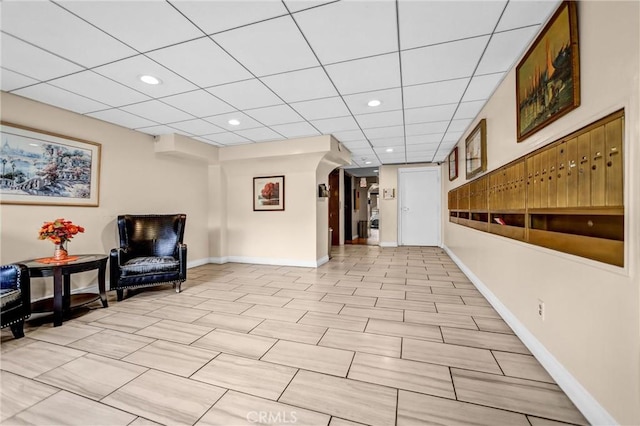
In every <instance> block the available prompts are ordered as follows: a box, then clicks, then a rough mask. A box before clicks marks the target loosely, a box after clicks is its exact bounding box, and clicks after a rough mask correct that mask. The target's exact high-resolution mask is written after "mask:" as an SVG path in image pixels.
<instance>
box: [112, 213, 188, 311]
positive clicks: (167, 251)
mask: <svg viewBox="0 0 640 426" xmlns="http://www.w3.org/2000/svg"><path fill="white" fill-rule="evenodd" d="M186 219H187V216H186V215H184V214H172V215H122V216H118V232H119V234H120V247H119V248H114V249H112V250H111V254H110V259H109V274H110V276H109V282H110V289H111V290H116V291H117V293H118V301H120V300H122V298H123V296H124V290H125V289H132V288H140V287H151V286H156V285H162V284H173V286H174V287H175V289H176V292H177V293H179V292H180V288H181V285H182V283H183V282H184V281H185V280H186V279H187V245H186V244H183V242H182V241H183V238H184V226H185V222H186Z"/></svg>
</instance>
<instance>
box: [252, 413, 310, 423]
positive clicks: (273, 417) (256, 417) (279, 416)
mask: <svg viewBox="0 0 640 426" xmlns="http://www.w3.org/2000/svg"><path fill="white" fill-rule="evenodd" d="M247 421H248V422H249V423H266V424H272V423H276V424H294V423H296V422H297V421H298V417H297V416H296V412H295V411H275V412H274V411H249V412H248V413H247Z"/></svg>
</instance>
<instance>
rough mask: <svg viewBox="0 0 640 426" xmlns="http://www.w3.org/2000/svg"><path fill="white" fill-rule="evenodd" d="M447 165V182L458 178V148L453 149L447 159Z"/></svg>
mask: <svg viewBox="0 0 640 426" xmlns="http://www.w3.org/2000/svg"><path fill="white" fill-rule="evenodd" d="M447 162H448V163H449V180H455V179H456V178H457V177H458V147H457V146H456V147H455V148H453V151H451V153H450V154H449V158H448V159H447Z"/></svg>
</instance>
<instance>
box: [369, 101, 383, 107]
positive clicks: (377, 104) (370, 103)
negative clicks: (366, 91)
mask: <svg viewBox="0 0 640 426" xmlns="http://www.w3.org/2000/svg"><path fill="white" fill-rule="evenodd" d="M381 103H382V102H380V101H379V100H377V99H372V100H370V101H369V102H368V103H367V105H369V106H370V107H377V106H380V104H381Z"/></svg>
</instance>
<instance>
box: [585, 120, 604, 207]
mask: <svg viewBox="0 0 640 426" xmlns="http://www.w3.org/2000/svg"><path fill="white" fill-rule="evenodd" d="M604 139H605V137H604V126H598V127H596V128H595V129H593V130H592V131H591V152H590V156H589V159H590V160H591V167H590V169H591V205H592V206H593V207H602V206H605V205H606V204H605V188H606V182H605V170H606V163H605V161H606V160H605V152H604V150H605V143H604Z"/></svg>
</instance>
